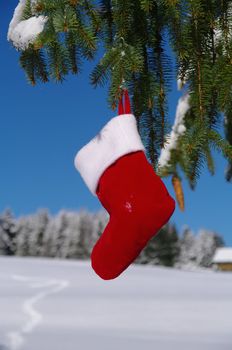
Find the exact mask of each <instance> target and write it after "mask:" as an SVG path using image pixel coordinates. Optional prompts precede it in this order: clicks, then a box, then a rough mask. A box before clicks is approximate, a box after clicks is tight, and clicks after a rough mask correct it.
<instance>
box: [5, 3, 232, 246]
mask: <svg viewBox="0 0 232 350" xmlns="http://www.w3.org/2000/svg"><path fill="white" fill-rule="evenodd" d="M16 4H17V1H15V0H14V1H2V2H1V4H0V60H1V64H0V81H1V84H0V101H1V103H0V121H1V123H0V132H1V137H0V162H1V166H0V167H1V181H0V211H1V212H2V211H3V210H4V209H5V208H11V209H12V210H13V212H14V213H15V215H17V216H19V215H23V214H29V213H33V212H35V211H36V210H38V209H40V208H48V209H49V210H50V211H51V213H56V212H57V211H59V210H60V209H71V210H78V209H80V208H86V209H88V210H91V211H94V210H98V209H100V207H101V206H100V203H99V201H98V199H97V198H96V197H94V196H92V194H91V193H90V192H89V190H88V189H87V187H86V186H85V184H84V183H83V181H82V179H81V177H80V175H79V174H78V173H77V171H76V170H75V168H74V165H73V159H74V156H75V154H76V152H77V151H78V150H79V149H80V148H81V147H82V146H83V145H84V144H85V143H87V142H88V141H89V140H90V139H91V138H92V137H94V136H95V135H96V134H97V133H98V131H99V130H100V129H101V127H102V126H103V125H104V124H105V123H106V122H107V121H108V120H109V119H110V118H111V117H113V116H114V115H115V112H113V111H112V110H110V109H109V108H108V106H107V91H106V89H102V88H97V89H94V88H93V87H92V86H91V85H90V83H89V74H90V72H91V70H92V69H93V67H94V65H95V63H94V62H92V63H87V64H85V65H84V66H83V68H82V74H81V75H79V76H70V77H68V78H67V80H66V82H64V83H63V84H55V83H49V84H46V85H38V86H36V87H32V86H30V85H29V84H28V83H27V81H26V79H25V76H24V72H23V71H22V70H21V68H20V67H19V63H18V53H17V52H16V51H15V50H14V49H13V48H12V47H11V45H10V44H9V43H8V42H7V40H6V32H7V27H8V24H9V21H10V19H11V16H12V12H13V10H14V7H15V6H16ZM179 95H180V93H179V92H177V91H176V84H175V82H174V83H173V91H172V93H171V94H170V110H169V115H170V120H172V118H173V116H174V114H175V109H176V103H177V100H178V96H179ZM225 166H226V162H225V161H224V160H223V159H222V157H221V156H220V155H216V175H215V176H214V177H212V176H210V175H209V174H208V172H207V171H205V172H204V173H203V174H202V176H201V178H200V181H199V183H198V186H197V189H196V190H195V191H194V192H193V191H191V190H190V189H189V188H188V185H187V184H186V182H185V181H184V191H185V198H186V210H185V212H184V213H181V212H180V211H179V209H178V208H177V209H176V211H175V213H174V215H173V217H172V221H173V222H175V223H176V225H177V227H178V228H180V229H181V228H182V227H183V226H184V225H188V226H190V227H191V228H192V229H193V230H194V231H197V230H198V229H199V228H206V229H210V230H215V231H217V232H218V233H220V234H221V235H222V236H223V237H224V239H225V242H226V244H227V245H232V224H231V214H232V210H231V204H232V184H228V183H226V181H225V180H224V171H225ZM165 184H166V185H167V187H168V189H169V191H170V193H171V194H172V195H174V194H173V189H172V186H171V181H170V178H169V179H167V180H165Z"/></svg>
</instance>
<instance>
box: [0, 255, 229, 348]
mask: <svg viewBox="0 0 232 350" xmlns="http://www.w3.org/2000/svg"><path fill="white" fill-rule="evenodd" d="M0 286H1V287H0V350H17V349H22V350H41V349H42V350H92V349H95V350H119V349H120V350H124V349H125V350H141V349H142V350H152V349H156V350H170V349H171V350H216V349H217V350H219V349H220V350H232V274H230V273H215V272H186V271H178V270H174V269H166V268H161V267H148V266H132V267H130V268H129V269H128V270H127V271H126V272H125V273H124V274H123V275H122V276H121V277H119V278H118V279H116V280H113V281H103V280H101V279H100V278H98V277H97V276H96V275H95V273H94V272H93V271H92V269H91V267H90V263H89V262H76V261H59V260H49V259H31V258H30V259H29V258H5V257H0Z"/></svg>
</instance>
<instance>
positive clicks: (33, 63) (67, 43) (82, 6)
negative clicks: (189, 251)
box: [8, 0, 232, 209]
mask: <svg viewBox="0 0 232 350" xmlns="http://www.w3.org/2000/svg"><path fill="white" fill-rule="evenodd" d="M20 21H21V22H20ZM27 21H31V22H27ZM32 21H33V26H32V25H31V26H27V27H30V32H27V31H25V28H26V23H32ZM24 24H25V26H24ZM20 30H21V31H20ZM8 37H9V40H11V41H12V42H13V44H14V45H15V47H16V48H17V49H18V50H20V52H21V54H20V64H21V66H22V68H23V69H24V70H25V72H26V75H27V77H28V79H29V81H30V82H31V83H32V84H33V85H34V84H36V82H37V81H42V82H47V81H49V80H55V81H63V80H64V78H65V76H66V75H67V74H69V73H70V72H71V73H73V74H77V73H79V72H80V71H81V69H80V67H81V61H83V60H84V59H87V60H91V59H94V57H95V56H96V53H97V48H98V46H100V47H101V50H102V51H101V52H102V57H101V59H100V61H99V63H98V64H97V65H96V67H95V68H94V70H93V72H92V73H91V75H90V80H91V83H92V84H93V86H95V87H96V86H98V85H100V86H101V85H104V84H105V83H107V82H108V81H109V82H110V85H109V104H110V106H111V107H112V108H113V109H114V108H115V107H116V104H117V102H118V99H119V97H120V95H121V91H122V89H123V88H125V87H127V88H128V89H129V92H130V94H131V96H132V101H133V111H134V114H135V116H136V117H137V121H138V127H139V131H140V134H141V136H142V139H143V141H144V144H145V146H146V150H147V156H148V158H149V159H150V161H151V164H152V165H153V167H154V169H155V170H157V171H158V173H159V175H160V176H169V175H171V176H172V177H173V185H174V189H175V192H176V196H177V199H178V203H179V205H180V208H181V209H183V208H184V201H183V192H182V189H181V174H184V175H185V177H186V178H187V180H188V182H189V185H190V187H191V188H192V189H194V188H195V186H196V182H197V179H198V177H199V175H200V173H201V170H202V168H203V166H204V165H205V164H206V165H207V166H208V169H209V171H210V173H211V174H213V173H214V160H213V155H212V150H213V149H217V150H219V151H220V152H222V154H223V155H224V157H225V158H227V159H228V169H227V173H226V179H227V180H228V181H230V180H231V178H232V136H231V135H232V133H231V125H232V0H221V1H217V0H210V1H209V0H207V1H206V0H175V1H170V0H156V1H155V0H127V1H124V0H99V1H93V0H81V1H77V0H59V1H56V0H20V7H18V8H17V11H16V12H15V16H14V18H13V21H12V22H11V24H10V28H9V34H8ZM168 46H170V47H171V49H172V52H173V56H169V54H168V51H167V47H168ZM173 78H174V79H176V80H177V81H178V86H179V89H181V90H183V96H182V97H181V98H180V100H179V104H178V108H177V114H176V120H175V122H174V125H173V128H172V130H171V132H169V131H170V130H169V129H170V128H169V120H168V93H169V91H170V88H171V82H172V79H173ZM223 121H224V126H225V135H223V134H222V133H221V131H220V130H221V128H220V126H221V125H222V123H223ZM160 157H161V159H160Z"/></svg>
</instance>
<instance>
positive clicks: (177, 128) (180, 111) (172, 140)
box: [158, 93, 190, 168]
mask: <svg viewBox="0 0 232 350" xmlns="http://www.w3.org/2000/svg"><path fill="white" fill-rule="evenodd" d="M189 98H190V96H189V94H188V93H186V94H185V95H183V96H181V97H180V98H179V101H178V104H177V108H176V116H175V121H174V124H173V127H172V131H171V133H170V134H169V135H168V136H167V142H166V143H165V146H164V148H163V149H162V150H161V154H160V157H159V162H158V164H159V167H160V168H162V167H165V166H167V165H168V163H169V161H170V159H171V151H172V150H173V149H176V147H177V143H178V139H179V137H180V136H181V135H183V134H184V133H185V131H186V127H185V125H184V117H185V115H186V113H187V112H188V110H189V108H190V105H189Z"/></svg>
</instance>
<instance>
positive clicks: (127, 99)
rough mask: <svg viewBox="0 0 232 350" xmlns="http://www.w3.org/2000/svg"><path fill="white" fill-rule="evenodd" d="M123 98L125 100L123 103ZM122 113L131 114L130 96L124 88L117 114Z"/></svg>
mask: <svg viewBox="0 0 232 350" xmlns="http://www.w3.org/2000/svg"><path fill="white" fill-rule="evenodd" d="M123 98H124V100H125V101H124V103H123ZM124 106H125V107H124ZM122 114H131V106H130V97H129V94H128V91H127V90H126V89H125V90H123V91H122V93H121V97H120V99H119V104H118V115H122Z"/></svg>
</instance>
